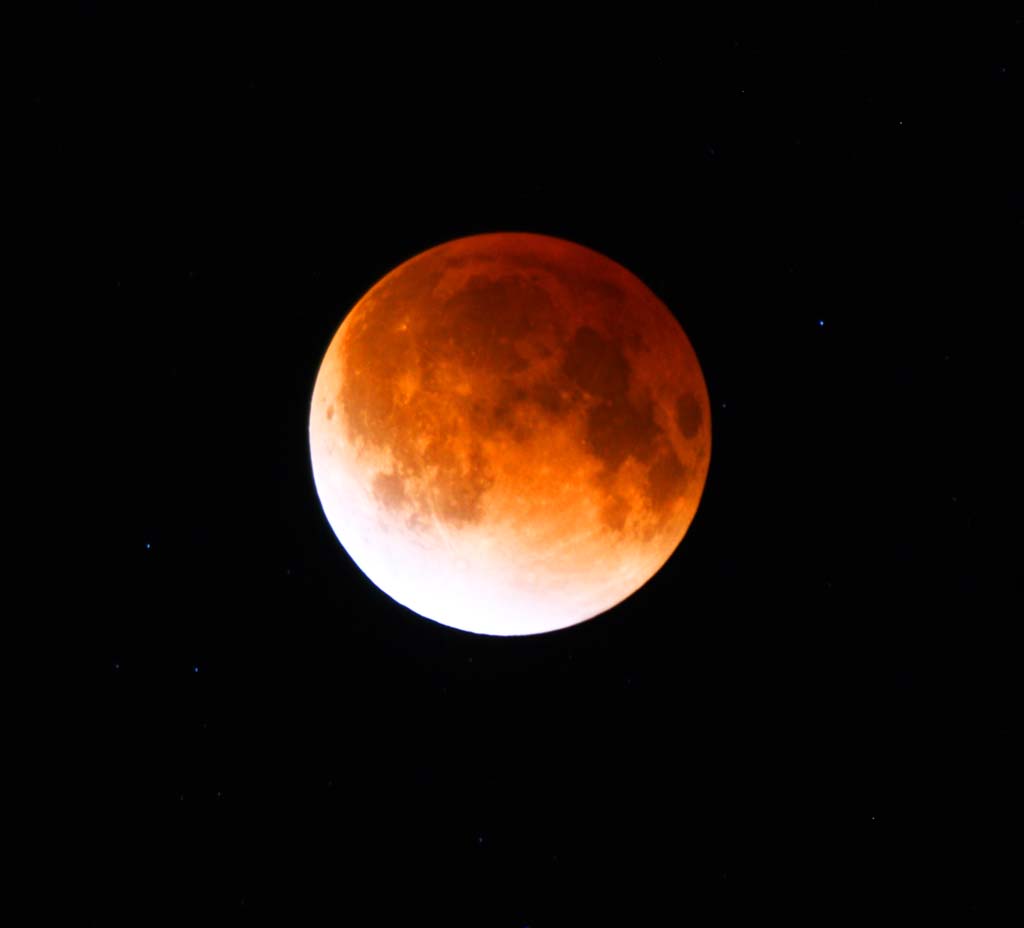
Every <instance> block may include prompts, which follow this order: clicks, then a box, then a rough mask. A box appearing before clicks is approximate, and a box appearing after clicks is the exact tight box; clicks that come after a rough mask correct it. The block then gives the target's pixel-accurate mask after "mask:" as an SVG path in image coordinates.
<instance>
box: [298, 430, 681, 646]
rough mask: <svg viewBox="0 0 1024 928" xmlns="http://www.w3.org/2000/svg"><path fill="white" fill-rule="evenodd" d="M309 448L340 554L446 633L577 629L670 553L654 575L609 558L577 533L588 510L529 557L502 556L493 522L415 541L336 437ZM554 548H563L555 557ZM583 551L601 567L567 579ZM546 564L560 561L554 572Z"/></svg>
mask: <svg viewBox="0 0 1024 928" xmlns="http://www.w3.org/2000/svg"><path fill="white" fill-rule="evenodd" d="M311 444H312V448H313V453H312V463H313V476H314V481H315V483H316V488H317V493H318V495H319V497H320V501H321V504H322V506H323V509H324V513H325V515H326V516H327V521H328V523H329V524H330V526H331V528H332V529H333V531H334V534H335V535H336V536H337V538H338V540H339V541H340V542H341V544H342V546H343V547H344V548H345V551H346V552H347V553H348V555H349V556H350V557H351V558H352V560H353V561H354V562H355V563H356V565H357V566H358V567H359V568H360V570H362V572H363V573H364V574H366V576H367V577H368V578H369V579H370V580H371V581H372V582H373V583H374V585H375V586H377V587H378V588H379V589H380V590H382V591H383V592H384V593H386V594H387V595H388V596H390V597H391V598H392V599H394V600H395V601H396V602H398V603H400V604H401V605H403V606H406V607H407V608H409V609H411V610H412V611H413V612H415V613H417V614H418V615H421V616H423V617H424V618H427V619H432V620H433V621H435V622H438V623H440V624H442V625H446V626H448V627H450V628H456V629H461V630H463V631H468V632H474V633H476V634H482V635H496V636H516V635H535V634H540V633H543V632H552V631H557V630H558V629H562V628H567V627H569V626H571V625H576V624H578V623H580V622H583V621H585V620H587V619H590V618H593V617H594V616H596V615H599V614H600V613H602V612H606V611H608V610H609V609H611V608H612V607H613V606H615V605H617V604H618V603H620V602H622V601H623V600H625V599H627V598H628V597H629V596H631V595H632V594H633V593H634V592H635V591H636V590H637V589H639V588H640V587H641V586H643V585H644V583H646V582H647V581H648V580H649V579H650V577H651V576H652V575H653V574H654V573H656V572H657V570H658V569H660V567H661V566H663V565H664V562H665V561H666V560H667V559H668V556H669V555H671V552H672V550H673V549H674V548H675V545H673V546H672V547H671V548H670V549H669V552H668V555H666V556H665V558H663V559H662V560H661V562H660V563H659V564H658V565H656V569H652V568H655V565H652V563H651V552H650V551H649V550H647V551H637V550H636V549H635V548H632V547H631V546H630V545H629V544H625V543H624V544H623V545H622V550H621V552H618V556H617V557H609V554H610V553H611V552H609V551H608V545H609V538H608V534H607V533H605V532H601V531H599V530H593V531H587V530H586V528H585V527H586V526H587V525H591V526H597V525H599V521H600V520H599V516H598V513H597V512H596V511H595V512H594V513H593V515H592V518H590V519H585V520H581V521H579V522H577V525H578V526H579V528H578V531H577V533H565V534H562V535H561V536H560V537H558V538H552V537H550V536H549V537H548V538H547V539H545V544H544V546H543V550H534V551H532V552H531V550H530V545H529V542H528V541H524V543H523V544H521V545H519V546H517V547H518V550H510V545H509V543H508V541H507V539H508V538H509V537H510V535H509V533H508V531H506V528H507V526H506V524H503V522H502V521H501V520H500V519H485V520H484V521H483V522H482V523H481V524H479V525H475V526H470V527H466V528H461V529H458V530H455V529H450V528H447V527H445V526H444V525H442V524H441V523H437V524H436V526H435V528H436V529H437V535H436V536H434V537H435V538H436V537H438V536H439V537H440V538H441V542H440V545H437V544H435V543H434V542H433V540H431V542H430V543H429V544H428V543H422V542H418V541H417V539H416V537H415V536H410V535H408V534H407V533H405V532H404V531H403V530H402V528H401V526H399V525H389V524H388V523H389V518H388V516H387V514H386V513H385V512H383V511H382V510H381V508H380V506H379V504H378V503H377V501H376V500H375V499H374V498H373V496H372V493H371V492H369V491H368V489H367V487H366V486H365V485H364V484H363V483H362V482H360V481H359V480H357V479H355V478H353V476H352V474H351V471H350V469H349V467H346V466H345V463H343V462H346V459H348V458H349V457H350V455H351V454H352V450H353V449H351V448H350V447H348V446H347V444H346V442H345V441H344V439H343V438H342V436H341V434H340V433H339V432H334V433H331V434H329V435H327V436H324V435H317V434H314V435H312V436H311ZM346 463H347V462H346ZM487 509H488V507H487V503H486V499H485V501H484V511H485V512H486V511H487ZM678 540H681V539H677V542H678ZM557 547H561V548H562V549H563V552H562V553H563V555H564V556H563V557H559V556H558V555H559V551H558V550H557ZM588 548H593V549H594V554H595V555H596V556H597V560H599V561H600V562H602V565H603V566H604V568H605V569H603V570H602V571H600V573H598V574H596V575H595V573H594V571H593V570H592V569H586V568H585V567H584V566H581V567H580V568H579V569H578V571H577V572H575V576H574V575H573V572H571V571H567V570H566V569H565V568H566V564H567V563H577V564H580V565H586V564H587V562H588V560H589V559H588V558H587V557H586V554H585V551H586V549H588ZM581 552H584V553H583V556H582V557H581ZM598 552H600V554H599V553H598ZM551 564H560V569H552V568H551V567H550V566H549V565H551ZM609 564H611V565H613V566H612V567H611V568H610V569H609V567H608V565H609Z"/></svg>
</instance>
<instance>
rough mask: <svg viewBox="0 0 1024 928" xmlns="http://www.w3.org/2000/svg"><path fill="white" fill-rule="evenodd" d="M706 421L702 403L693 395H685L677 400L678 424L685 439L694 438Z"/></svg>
mask: <svg viewBox="0 0 1024 928" xmlns="http://www.w3.org/2000/svg"><path fill="white" fill-rule="evenodd" d="M703 421H704V413H703V412H702V411H701V406H700V401H699V400H698V399H697V397H696V396H695V395H694V394H692V393H684V394H683V395H682V396H680V397H679V399H678V400H676V422H677V423H678V425H679V431H680V432H682V433H683V437H684V438H693V437H694V436H695V435H696V434H697V433H698V432H699V431H700V427H701V424H702V423H703Z"/></svg>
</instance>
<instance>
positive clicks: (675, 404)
mask: <svg viewBox="0 0 1024 928" xmlns="http://www.w3.org/2000/svg"><path fill="white" fill-rule="evenodd" d="M309 438H310V448H311V455H312V465H313V476H314V480H315V482H316V488H317V493H318V494H319V497H320V501H321V503H322V505H323V508H324V512H325V514H326V516H327V519H328V521H329V523H330V525H331V528H332V529H333V530H334V533H335V534H336V535H337V537H338V540H339V541H340V542H341V544H342V545H343V546H344V548H345V550H346V551H347V552H348V553H349V555H350V556H351V557H352V559H353V560H354V561H355V562H356V564H357V565H358V566H359V567H360V568H361V569H362V571H363V572H364V573H365V574H366V575H367V576H368V577H369V578H370V580H372V581H373V582H374V583H375V584H376V585H377V586H378V587H379V588H380V589H382V590H383V591H384V592H385V593H387V594H388V595H390V596H391V597H392V598H393V599H395V600H397V601H398V602H399V603H401V604H403V605H404V606H407V607H408V608H409V609H411V610H413V611H414V612H416V613H419V614H420V615H422V616H425V617H427V618H429V619H433V620H435V621H437V622H441V623H443V624H445V625H448V626H451V627H453V628H459V629H464V630H467V631H471V632H477V633H482V634H488V635H528V634H535V633H538V632H547V631H552V630H554V629H559V628H564V627H566V626H569V625H574V624H576V623H578V622H581V621H583V620H585V619H589V618H591V617H593V616H595V615H597V614H599V613H601V612H604V611H605V610H607V609H610V608H611V607H612V606H614V605H616V604H617V603H619V602H621V601H622V600H623V599H625V598H626V597H628V596H629V595H631V594H632V593H633V592H634V591H635V590H637V589H639V588H640V587H641V586H642V585H643V584H644V583H646V582H647V580H648V579H650V577H652V576H653V575H654V574H655V573H656V572H657V571H658V570H659V569H660V568H661V566H662V565H663V564H664V563H665V561H666V560H668V558H669V556H670V555H671V554H672V552H673V551H674V550H675V548H676V546H677V545H678V544H679V542H680V541H681V540H682V538H683V535H684V534H685V533H686V530H687V528H688V527H689V525H690V522H691V520H692V519H693V516H694V513H695V511H696V509H697V504H698V502H699V501H700V496H701V493H702V491H703V488H704V481H705V477H706V475H707V471H708V462H709V460H710V452H711V432H710V406H709V402H708V394H707V388H706V386H705V383H704V378H703V375H702V373H701V369H700V365H699V364H698V361H697V357H696V355H695V354H694V351H693V348H692V347H691V345H690V342H689V340H688V339H687V337H686V335H685V333H684V332H683V330H682V328H681V327H680V325H679V323H678V322H677V321H676V319H675V317H674V316H673V315H672V314H671V313H670V312H669V311H668V309H667V308H666V307H665V305H664V304H663V303H662V302H661V301H660V300H659V299H658V298H657V297H656V296H655V295H654V294H653V293H652V292H651V291H650V290H649V289H648V288H647V287H646V286H645V285H644V284H643V283H642V282H641V281H640V280H639V279H638V278H636V277H635V276H634V275H633V274H631V273H630V272H629V271H627V270H626V269H625V268H623V267H621V266H620V265H619V264H616V263H615V262H614V261H612V260H610V259H609V258H606V257H604V256H603V255H600V254H598V253H596V252H594V251H591V250H589V249H587V248H584V247H582V246H580V245H576V244H573V243H571V242H567V241H563V240H561V239H556V238H550V237H548V236H543V235H532V234H522V233H499V234H492V235H475V236H471V237H468V238H461V239H456V240H455V241H451V242H447V243H445V244H443V245H439V246H437V247H436V248H431V249H430V250H428V251H425V252H423V253H422V254H419V255H417V256H416V257H414V258H411V259H410V260H408V261H406V262H405V263H404V264H402V265H400V266H399V267H397V268H395V269H394V270H393V271H391V272H390V273H389V274H388V275H387V276H386V277H384V278H383V279H382V280H381V281H380V282H379V283H377V284H376V285H375V286H374V287H373V288H372V289H371V290H370V291H369V292H368V293H367V294H366V295H365V296H364V297H363V298H362V299H361V300H360V301H359V302H358V303H357V304H356V306H355V307H354V308H353V309H352V311H351V312H350V313H349V314H348V316H347V317H346V318H345V320H344V322H343V323H342V324H341V326H340V328H339V329H338V330H337V332H336V334H335V335H334V338H333V340H332V341H331V343H330V346H329V347H328V349H327V353H326V355H325V356H324V359H323V362H322V364H321V366H320V370H319V374H318V376H317V379H316V385H315V387H314V390H313V398H312V405H311V409H310V419H309Z"/></svg>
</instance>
